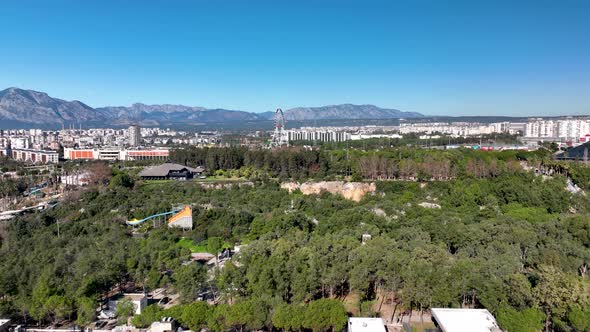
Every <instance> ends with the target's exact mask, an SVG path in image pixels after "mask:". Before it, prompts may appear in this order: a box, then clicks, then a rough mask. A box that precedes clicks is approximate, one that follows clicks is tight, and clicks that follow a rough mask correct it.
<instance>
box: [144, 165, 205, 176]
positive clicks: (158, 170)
mask: <svg viewBox="0 0 590 332" xmlns="http://www.w3.org/2000/svg"><path fill="white" fill-rule="evenodd" d="M183 169H186V170H187V171H189V172H192V173H202V172H204V171H205V168H204V167H202V166H198V167H196V168H192V167H188V166H184V165H180V164H171V163H165V164H162V165H158V166H152V167H148V168H145V169H144V170H143V171H141V172H139V176H166V175H168V173H170V172H171V171H173V172H178V171H182V170H183Z"/></svg>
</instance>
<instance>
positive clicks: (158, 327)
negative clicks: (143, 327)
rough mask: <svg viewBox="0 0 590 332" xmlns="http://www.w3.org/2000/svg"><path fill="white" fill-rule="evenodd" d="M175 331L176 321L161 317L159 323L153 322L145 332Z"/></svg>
mask: <svg viewBox="0 0 590 332" xmlns="http://www.w3.org/2000/svg"><path fill="white" fill-rule="evenodd" d="M173 331H176V321H174V319H172V317H163V318H162V319H161V320H160V321H159V322H153V323H152V325H150V327H149V328H148V329H147V332H173Z"/></svg>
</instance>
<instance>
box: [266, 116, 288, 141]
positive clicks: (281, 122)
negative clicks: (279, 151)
mask: <svg viewBox="0 0 590 332" xmlns="http://www.w3.org/2000/svg"><path fill="white" fill-rule="evenodd" d="M274 124H275V130H274V132H273V134H272V140H271V142H270V147H273V148H274V147H279V146H283V145H288V144H289V140H288V139H287V132H286V131H285V124H286V121H285V115H284V114H283V110H282V109H280V108H277V110H276V111H275V116H274Z"/></svg>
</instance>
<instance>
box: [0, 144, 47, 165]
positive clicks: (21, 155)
mask: <svg viewBox="0 0 590 332" xmlns="http://www.w3.org/2000/svg"><path fill="white" fill-rule="evenodd" d="M5 151H6V152H5V153H6V154H9V155H10V156H11V157H12V159H14V160H18V161H24V162H30V163H34V164H57V163H58V162H59V154H58V153H57V151H52V150H32V149H12V148H11V149H7V150H5Z"/></svg>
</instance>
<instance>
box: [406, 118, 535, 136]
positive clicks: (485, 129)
mask: <svg viewBox="0 0 590 332" xmlns="http://www.w3.org/2000/svg"><path fill="white" fill-rule="evenodd" d="M523 130H524V123H520V122H496V123H486V124H483V123H478V122H416V123H411V122H401V123H400V127H399V132H400V134H402V135H404V134H412V133H426V134H435V133H438V134H444V135H453V136H458V137H459V136H460V137H465V136H480V135H490V134H494V133H506V134H512V135H516V134H518V133H519V132H522V131H523Z"/></svg>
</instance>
